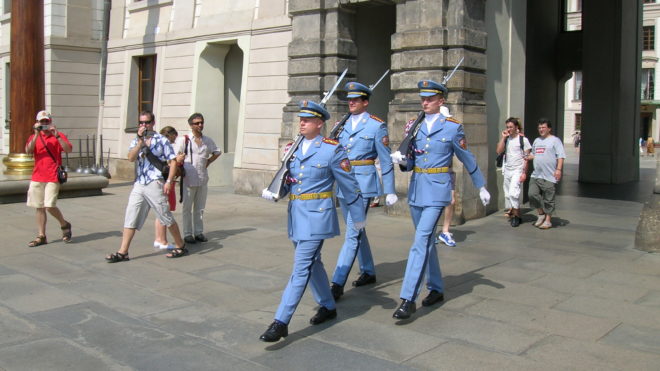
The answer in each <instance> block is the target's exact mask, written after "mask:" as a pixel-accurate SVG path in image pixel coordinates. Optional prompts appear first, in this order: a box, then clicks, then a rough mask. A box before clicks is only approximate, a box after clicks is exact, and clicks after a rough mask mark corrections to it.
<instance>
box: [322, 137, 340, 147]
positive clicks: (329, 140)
mask: <svg viewBox="0 0 660 371" xmlns="http://www.w3.org/2000/svg"><path fill="white" fill-rule="evenodd" d="M323 143H328V144H332V145H333V146H336V145H337V144H339V141H338V140H334V139H330V138H323Z"/></svg>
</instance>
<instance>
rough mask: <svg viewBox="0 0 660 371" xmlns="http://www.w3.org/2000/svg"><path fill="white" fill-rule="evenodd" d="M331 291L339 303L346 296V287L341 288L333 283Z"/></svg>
mask: <svg viewBox="0 0 660 371" xmlns="http://www.w3.org/2000/svg"><path fill="white" fill-rule="evenodd" d="M330 291H331V292H332V297H333V298H334V299H335V301H337V300H339V298H341V296H342V295H344V286H339V285H337V284H336V283H334V282H333V283H332V286H330Z"/></svg>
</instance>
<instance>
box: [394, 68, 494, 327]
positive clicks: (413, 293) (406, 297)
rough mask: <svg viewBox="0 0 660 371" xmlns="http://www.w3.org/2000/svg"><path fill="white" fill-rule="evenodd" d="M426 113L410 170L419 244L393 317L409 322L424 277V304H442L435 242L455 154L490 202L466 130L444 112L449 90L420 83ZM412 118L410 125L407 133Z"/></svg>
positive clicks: (410, 196) (399, 156) (412, 211)
mask: <svg viewBox="0 0 660 371" xmlns="http://www.w3.org/2000/svg"><path fill="white" fill-rule="evenodd" d="M418 87H419V91H420V93H419V95H420V96H421V99H422V108H423V110H424V113H425V117H424V120H423V121H422V122H421V123H420V125H421V126H420V128H419V131H418V132H417V135H416V136H415V138H414V140H413V141H412V143H413V144H412V145H413V154H412V158H407V161H406V166H407V168H406V170H405V171H413V174H412V177H411V179H410V186H409V189H408V203H409V205H410V214H411V216H412V220H413V224H414V225H415V240H414V242H413V245H412V247H411V248H410V254H409V255H408V263H407V265H406V273H405V276H404V278H403V286H402V288H401V294H400V297H401V299H402V302H401V305H400V306H399V308H398V309H397V310H396V311H395V312H394V314H393V317H394V318H397V319H406V318H409V317H410V316H411V314H412V313H414V312H415V309H416V306H415V300H416V299H417V296H418V295H419V293H420V290H421V286H422V279H423V278H424V274H425V273H426V285H427V288H428V289H429V290H430V292H429V294H428V296H427V297H426V298H425V299H424V300H423V301H422V305H424V306H430V305H433V304H435V303H437V302H439V301H442V300H444V286H443V282H442V273H441V272H440V264H439V262H438V254H437V251H436V248H435V244H434V243H433V236H434V235H435V228H436V226H437V224H438V220H439V219H440V216H441V215H442V211H443V209H444V207H445V206H447V205H449V204H450V202H451V190H452V183H451V174H450V171H451V163H452V158H453V156H454V154H455V155H456V156H457V157H458V159H459V160H460V161H461V162H462V163H463V165H464V166H465V169H466V171H467V173H468V174H470V177H471V178H472V183H473V184H474V186H475V187H477V188H479V197H480V198H481V201H482V203H483V204H484V205H487V204H488V202H489V201H490V194H489V193H488V191H487V190H486V188H485V181H484V178H483V176H482V174H481V170H479V166H477V162H476V161H475V158H474V155H473V154H472V153H471V152H470V151H469V150H468V149H467V141H466V138H465V133H464V132H463V125H461V124H460V123H459V122H458V121H456V120H455V119H454V118H452V117H445V116H443V115H442V114H441V113H440V107H441V106H442V105H443V104H444V101H445V96H446V95H447V88H446V87H445V86H444V85H442V84H438V83H436V82H434V81H431V80H422V81H420V82H419V83H418ZM413 121H414V119H413V120H411V121H410V122H409V123H408V125H407V126H406V134H407V132H408V130H412V129H411V125H412V123H413ZM391 156H392V159H393V161H394V162H395V163H398V162H400V161H401V160H403V155H402V154H401V153H400V152H398V151H397V152H395V153H393V154H392V155H391Z"/></svg>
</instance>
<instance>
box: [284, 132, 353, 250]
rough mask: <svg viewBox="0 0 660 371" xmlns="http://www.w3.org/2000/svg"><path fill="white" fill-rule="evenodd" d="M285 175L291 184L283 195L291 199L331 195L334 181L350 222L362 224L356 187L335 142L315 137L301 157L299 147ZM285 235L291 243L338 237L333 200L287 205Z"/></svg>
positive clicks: (346, 162)
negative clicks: (309, 194) (291, 196)
mask: <svg viewBox="0 0 660 371" xmlns="http://www.w3.org/2000/svg"><path fill="white" fill-rule="evenodd" d="M289 174H290V176H291V177H292V179H291V180H292V182H291V183H289V184H288V185H287V191H288V192H289V193H290V194H292V195H301V194H308V193H321V192H332V185H333V183H334V182H335V181H337V187H338V189H340V190H341V191H342V193H343V195H344V199H345V200H346V201H347V203H348V205H349V206H348V207H349V212H350V214H351V217H352V218H353V220H354V221H356V222H362V221H364V220H365V213H364V205H363V202H362V195H361V194H360V186H359V184H358V182H357V180H355V177H354V176H353V175H352V174H351V166H350V163H349V160H348V158H347V157H346V151H345V150H344V148H343V147H342V146H340V145H338V142H337V141H333V140H331V139H325V138H323V137H321V136H318V137H317V138H316V139H315V140H314V142H313V143H312V145H310V146H309V149H307V153H306V154H305V155H303V154H302V145H301V146H299V147H298V149H297V150H296V152H295V153H294V155H293V159H292V160H291V162H289ZM288 231H289V239H290V240H292V241H303V240H323V239H326V238H331V237H334V236H338V235H339V221H338V219H337V211H336V210H335V203H334V198H332V197H330V198H323V199H314V200H300V199H297V200H291V201H289V223H288Z"/></svg>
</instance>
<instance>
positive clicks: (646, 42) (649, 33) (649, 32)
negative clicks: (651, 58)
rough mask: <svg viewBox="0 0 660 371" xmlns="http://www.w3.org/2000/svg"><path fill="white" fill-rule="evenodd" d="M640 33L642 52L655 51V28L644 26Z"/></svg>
mask: <svg viewBox="0 0 660 371" xmlns="http://www.w3.org/2000/svg"><path fill="white" fill-rule="evenodd" d="M642 33H643V34H644V39H643V42H642V48H643V50H655V26H644V27H643V31H642Z"/></svg>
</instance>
